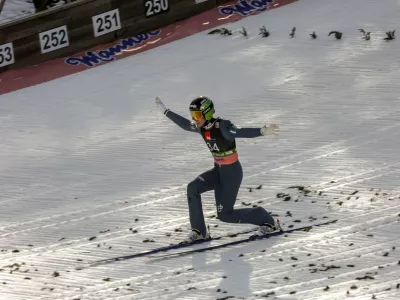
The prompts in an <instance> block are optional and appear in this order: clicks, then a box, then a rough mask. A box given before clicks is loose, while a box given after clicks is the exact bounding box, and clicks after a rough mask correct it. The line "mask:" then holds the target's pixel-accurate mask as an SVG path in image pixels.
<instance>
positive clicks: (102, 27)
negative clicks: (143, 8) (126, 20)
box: [92, 8, 121, 37]
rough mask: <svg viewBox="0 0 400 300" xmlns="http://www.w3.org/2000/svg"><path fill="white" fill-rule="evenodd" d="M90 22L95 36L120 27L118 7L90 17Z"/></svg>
mask: <svg viewBox="0 0 400 300" xmlns="http://www.w3.org/2000/svg"><path fill="white" fill-rule="evenodd" d="M92 22H93V33H94V36H96V37H97V36H100V35H103V34H106V33H110V32H113V31H115V30H118V29H121V21H120V18H119V10H118V8H117V9H114V10H110V11H108V12H105V13H102V14H100V15H97V16H94V17H92Z"/></svg>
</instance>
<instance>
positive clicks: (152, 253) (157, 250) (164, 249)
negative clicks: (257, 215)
mask: <svg viewBox="0 0 400 300" xmlns="http://www.w3.org/2000/svg"><path fill="white" fill-rule="evenodd" d="M335 222H337V220H330V221H326V222H322V223H317V224H311V225H307V226H303V227H297V228H292V229H288V230H281V231H275V232H272V233H269V234H266V235H262V236H254V235H252V236H250V237H248V238H244V239H239V240H236V241H232V242H226V243H223V244H220V245H216V246H209V247H203V248H199V249H191V250H187V251H181V252H177V253H168V254H163V255H155V254H158V253H161V252H167V251H170V250H176V249H182V248H186V247H190V246H194V245H199V244H206V243H209V242H212V241H217V240H222V239H225V238H227V237H235V236H238V235H243V234H249V233H252V232H254V231H256V230H257V228H253V229H248V230H245V231H241V232H238V233H235V234H229V235H225V236H217V237H211V238H210V239H208V240H201V241H196V242H193V243H180V244H172V245H168V246H163V247H159V248H155V249H152V250H147V251H143V252H139V253H135V254H129V255H124V256H119V257H113V258H108V259H103V260H99V261H96V262H93V263H89V264H88V265H87V266H86V267H93V266H98V265H103V264H109V263H113V262H118V261H124V260H128V259H134V258H139V257H151V258H161V259H162V258H168V257H176V256H180V255H187V254H191V253H196V252H204V251H208V250H214V249H219V248H225V247H229V246H233V245H238V244H243V243H247V242H250V241H254V240H260V239H264V238H269V237H273V236H278V235H282V234H288V233H292V232H295V231H301V230H307V229H310V228H312V227H317V226H323V225H328V224H332V223H335ZM86 267H79V268H77V269H78V270H81V269H84V268H86Z"/></svg>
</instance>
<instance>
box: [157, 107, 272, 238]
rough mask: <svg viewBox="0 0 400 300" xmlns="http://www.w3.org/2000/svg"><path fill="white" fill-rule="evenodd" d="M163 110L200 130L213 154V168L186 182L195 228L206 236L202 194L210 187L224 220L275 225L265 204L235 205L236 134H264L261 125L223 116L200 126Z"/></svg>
mask: <svg viewBox="0 0 400 300" xmlns="http://www.w3.org/2000/svg"><path fill="white" fill-rule="evenodd" d="M164 114H165V115H166V116H167V117H168V118H169V119H170V120H171V121H173V122H174V123H175V124H177V125H178V126H179V127H181V128H182V129H184V130H186V131H191V132H197V133H200V134H201V136H202V137H203V139H204V141H205V143H206V145H207V146H208V148H209V150H210V152H211V154H212V156H213V158H214V168H212V169H211V170H208V171H206V172H204V173H203V174H201V175H199V176H198V177H197V178H196V179H195V180H193V181H192V182H190V183H189V184H188V186H187V200H188V205H189V216H190V224H191V227H192V229H197V230H198V231H200V233H201V234H202V235H203V236H206V232H207V229H206V224H205V221H204V215H203V208H202V204H201V194H202V193H204V192H208V191H211V190H214V193H215V201H216V206H217V215H218V218H219V219H220V220H221V221H222V222H227V223H247V224H254V225H263V224H265V223H268V224H270V225H272V226H274V225H275V221H274V219H273V218H272V217H271V215H270V214H269V213H268V212H267V211H266V210H265V209H264V208H262V207H255V208H241V209H234V205H235V202H236V197H237V194H238V192H239V187H240V185H241V183H242V179H243V171H242V166H241V164H240V162H239V158H238V153H237V150H236V142H235V138H255V137H259V136H262V135H261V132H260V128H237V127H236V126H234V125H233V124H232V123H231V122H230V121H229V120H222V119H220V118H217V119H214V118H212V119H211V120H209V121H207V123H206V124H205V125H204V126H203V127H202V128H197V126H196V125H195V124H194V123H192V122H191V121H189V120H188V119H186V118H184V117H182V116H180V115H178V114H176V113H174V112H172V111H170V110H168V109H167V110H166V111H165V113H164Z"/></svg>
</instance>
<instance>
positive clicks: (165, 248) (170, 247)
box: [78, 227, 258, 270]
mask: <svg viewBox="0 0 400 300" xmlns="http://www.w3.org/2000/svg"><path fill="white" fill-rule="evenodd" d="M257 229H258V227H256V228H251V229H247V230H244V231H240V232H237V233H232V234H228V235H223V236H216V237H211V238H210V239H208V240H199V241H196V242H193V243H179V244H172V245H168V246H163V247H159V248H155V249H152V250H147V251H143V252H139V253H135V254H129V255H124V256H119V257H113V258H107V259H103V260H99V261H96V262H93V263H90V264H89V265H87V266H86V267H93V266H98V265H103V264H108V263H113V262H117V261H124V260H128V259H134V258H138V257H145V256H149V255H153V254H157V253H160V252H166V251H169V250H174V249H181V248H186V247H190V246H194V245H199V244H204V243H209V242H212V241H217V240H220V239H223V238H227V237H236V236H238V235H243V234H249V233H252V232H254V231H256V230H257ZM84 268H85V267H79V268H78V269H79V270H81V269H84Z"/></svg>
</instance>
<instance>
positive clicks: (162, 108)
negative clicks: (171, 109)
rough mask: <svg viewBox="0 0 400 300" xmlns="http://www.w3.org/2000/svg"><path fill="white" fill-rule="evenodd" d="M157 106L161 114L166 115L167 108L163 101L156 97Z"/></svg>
mask: <svg viewBox="0 0 400 300" xmlns="http://www.w3.org/2000/svg"><path fill="white" fill-rule="evenodd" d="M156 105H157V107H158V108H159V109H160V110H161V112H162V113H163V114H165V112H166V111H167V108H166V107H165V105H164V103H163V102H162V101H161V99H160V98H159V97H156Z"/></svg>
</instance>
